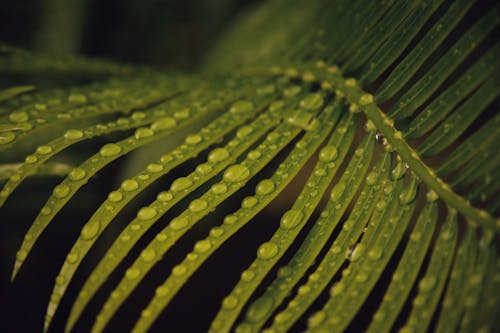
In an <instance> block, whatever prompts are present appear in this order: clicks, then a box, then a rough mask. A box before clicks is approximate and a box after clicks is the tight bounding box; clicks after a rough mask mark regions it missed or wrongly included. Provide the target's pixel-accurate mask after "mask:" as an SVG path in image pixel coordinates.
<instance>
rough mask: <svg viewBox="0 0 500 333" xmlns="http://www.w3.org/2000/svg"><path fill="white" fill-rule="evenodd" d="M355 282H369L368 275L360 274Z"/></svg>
mask: <svg viewBox="0 0 500 333" xmlns="http://www.w3.org/2000/svg"><path fill="white" fill-rule="evenodd" d="M355 280H356V282H365V281H366V280H368V274H366V273H365V272H360V273H358V274H357V275H356V278H355Z"/></svg>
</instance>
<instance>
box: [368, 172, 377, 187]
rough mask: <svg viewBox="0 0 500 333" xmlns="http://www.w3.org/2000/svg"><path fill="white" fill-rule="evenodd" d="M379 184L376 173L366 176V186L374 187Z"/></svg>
mask: <svg viewBox="0 0 500 333" xmlns="http://www.w3.org/2000/svg"><path fill="white" fill-rule="evenodd" d="M376 182H377V173H376V172H375V171H372V172H370V173H369V174H368V176H366V185H368V186H372V185H375V183H376Z"/></svg>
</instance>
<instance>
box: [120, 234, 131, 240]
mask: <svg viewBox="0 0 500 333" xmlns="http://www.w3.org/2000/svg"><path fill="white" fill-rule="evenodd" d="M130 238H131V237H130V235H129V234H128V233H126V232H124V233H122V235H121V236H120V240H121V241H122V242H128V241H129V240H130Z"/></svg>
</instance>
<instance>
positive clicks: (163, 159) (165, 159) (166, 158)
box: [160, 154, 174, 164]
mask: <svg viewBox="0 0 500 333" xmlns="http://www.w3.org/2000/svg"><path fill="white" fill-rule="evenodd" d="M173 159H174V158H173V157H172V155H170V154H165V155H163V156H162V157H160V162H161V163H163V164H166V163H168V162H171V161H172V160H173Z"/></svg>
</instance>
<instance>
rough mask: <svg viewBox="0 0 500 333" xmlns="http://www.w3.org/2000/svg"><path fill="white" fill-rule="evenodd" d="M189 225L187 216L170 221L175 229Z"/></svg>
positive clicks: (171, 226)
mask: <svg viewBox="0 0 500 333" xmlns="http://www.w3.org/2000/svg"><path fill="white" fill-rule="evenodd" d="M188 225H189V221H188V219H187V218H185V217H182V216H181V217H176V218H175V219H173V220H172V221H171V222H170V228H172V229H174V230H181V229H184V228H186V227H187V226H188Z"/></svg>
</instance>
